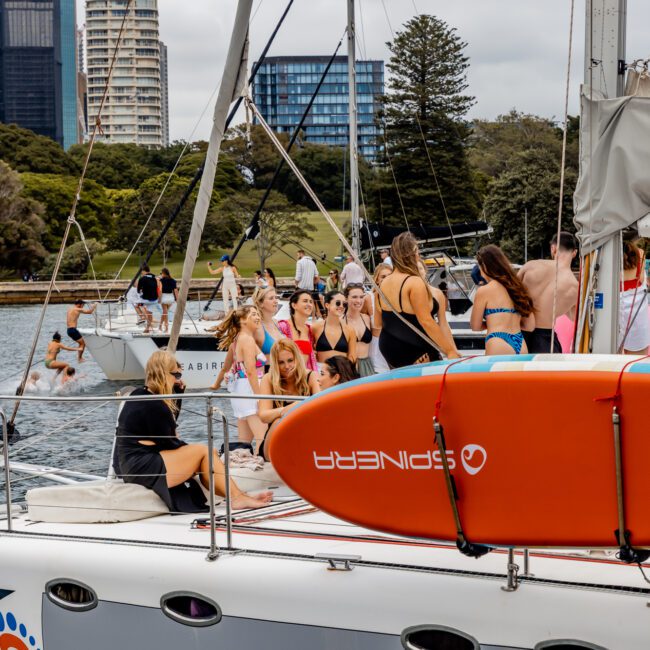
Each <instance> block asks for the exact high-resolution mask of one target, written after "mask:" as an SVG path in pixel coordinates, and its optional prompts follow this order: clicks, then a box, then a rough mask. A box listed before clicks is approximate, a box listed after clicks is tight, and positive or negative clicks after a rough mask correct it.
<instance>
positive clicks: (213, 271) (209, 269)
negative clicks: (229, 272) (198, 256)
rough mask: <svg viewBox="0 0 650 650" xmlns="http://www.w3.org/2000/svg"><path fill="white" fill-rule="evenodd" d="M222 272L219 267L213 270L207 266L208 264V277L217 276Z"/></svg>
mask: <svg viewBox="0 0 650 650" xmlns="http://www.w3.org/2000/svg"><path fill="white" fill-rule="evenodd" d="M221 271H223V268H222V267H219V268H218V269H213V268H212V267H211V266H210V265H209V264H208V273H209V274H210V275H219V273H221Z"/></svg>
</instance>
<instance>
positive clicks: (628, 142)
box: [574, 87, 650, 255]
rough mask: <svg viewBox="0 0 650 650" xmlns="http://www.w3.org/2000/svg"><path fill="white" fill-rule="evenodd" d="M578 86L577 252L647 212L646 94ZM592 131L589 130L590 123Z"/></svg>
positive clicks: (649, 123)
mask: <svg viewBox="0 0 650 650" xmlns="http://www.w3.org/2000/svg"><path fill="white" fill-rule="evenodd" d="M589 94H590V93H589V89H588V88H586V87H583V92H582V111H581V115H582V117H581V127H580V177H579V179H578V185H577V187H576V192H575V195H574V211H575V216H574V222H575V225H576V228H577V235H578V238H579V240H580V245H581V252H582V254H583V255H586V254H587V253H590V252H591V251H593V250H595V249H596V248H599V247H600V246H602V245H603V244H604V243H606V242H607V241H608V240H609V239H610V238H611V237H612V236H613V235H614V234H615V233H617V232H619V231H620V230H623V229H624V228H627V227H629V226H632V225H633V224H635V223H636V222H637V221H638V220H639V219H642V218H643V217H645V216H646V215H648V214H650V175H649V174H648V169H650V147H649V146H648V142H649V141H650V98H647V97H638V96H635V97H617V98H615V99H603V97H602V95H600V94H599V93H596V92H594V93H593V99H591V98H590V97H589ZM592 121H593V124H594V129H593V132H590V131H591V122H592Z"/></svg>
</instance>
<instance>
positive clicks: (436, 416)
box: [433, 354, 478, 420]
mask: <svg viewBox="0 0 650 650" xmlns="http://www.w3.org/2000/svg"><path fill="white" fill-rule="evenodd" d="M477 356H478V355H477V354H474V355H472V356H471V357H463V358H462V359H457V360H456V361H453V362H452V363H450V364H448V365H447V367H446V368H445V371H444V372H443V373H442V381H441V382H440V390H439V391H438V399H437V400H436V404H435V407H436V408H435V411H434V412H433V418H434V420H438V419H439V418H440V409H441V408H442V391H443V390H444V389H445V384H446V383H447V372H448V371H449V369H450V368H451V367H452V366H455V365H457V364H459V363H462V362H463V361H467V360H468V359H475V358H476V357H477Z"/></svg>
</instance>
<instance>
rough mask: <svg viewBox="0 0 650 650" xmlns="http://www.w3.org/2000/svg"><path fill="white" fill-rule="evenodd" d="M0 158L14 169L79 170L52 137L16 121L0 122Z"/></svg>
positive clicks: (41, 171) (73, 171)
mask: <svg viewBox="0 0 650 650" xmlns="http://www.w3.org/2000/svg"><path fill="white" fill-rule="evenodd" d="M0 160H4V161H5V162H6V163H7V164H8V165H9V166H10V167H11V168H12V169H14V170H15V171H17V172H35V173H38V174H77V173H79V167H77V165H76V163H75V162H74V161H73V160H72V159H71V158H70V157H69V156H68V155H67V154H66V152H65V151H63V149H62V148H61V147H60V146H59V145H58V144H57V143H56V142H54V140H51V139H50V138H46V137H45V136H43V135H36V133H34V132H33V131H29V130H28V129H22V128H20V127H19V126H16V125H15V124H0Z"/></svg>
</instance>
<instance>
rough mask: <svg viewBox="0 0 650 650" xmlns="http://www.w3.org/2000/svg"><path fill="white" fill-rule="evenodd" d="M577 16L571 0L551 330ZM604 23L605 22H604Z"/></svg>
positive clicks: (557, 268) (555, 312)
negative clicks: (575, 19)
mask: <svg viewBox="0 0 650 650" xmlns="http://www.w3.org/2000/svg"><path fill="white" fill-rule="evenodd" d="M574 14H575V0H571V15H570V18H569V52H568V57H567V70H566V86H565V92H564V127H563V129H562V161H561V163H560V196H559V202H558V210H557V234H556V237H557V245H556V246H557V249H556V253H555V288H554V289H553V317H552V319H551V329H552V328H554V327H555V318H556V316H557V292H558V285H559V277H560V255H559V246H560V233H561V232H562V211H563V210H562V207H563V203H564V178H565V175H566V150H567V132H568V127H569V96H570V89H571V62H572V59H573V19H574ZM603 22H604V21H603ZM554 344H555V336H551V343H550V350H549V352H550V353H551V354H553V351H554Z"/></svg>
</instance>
